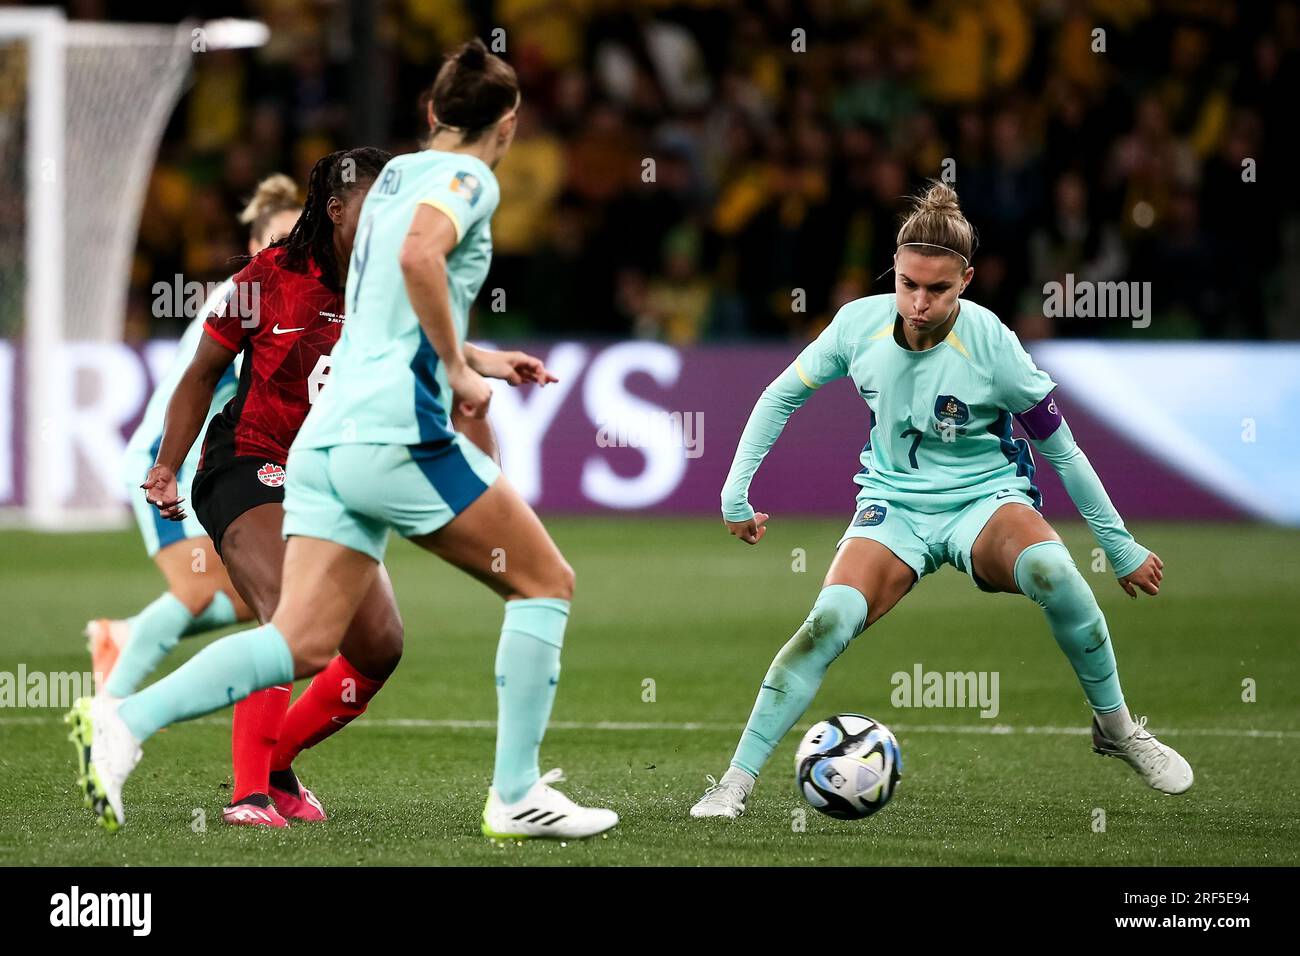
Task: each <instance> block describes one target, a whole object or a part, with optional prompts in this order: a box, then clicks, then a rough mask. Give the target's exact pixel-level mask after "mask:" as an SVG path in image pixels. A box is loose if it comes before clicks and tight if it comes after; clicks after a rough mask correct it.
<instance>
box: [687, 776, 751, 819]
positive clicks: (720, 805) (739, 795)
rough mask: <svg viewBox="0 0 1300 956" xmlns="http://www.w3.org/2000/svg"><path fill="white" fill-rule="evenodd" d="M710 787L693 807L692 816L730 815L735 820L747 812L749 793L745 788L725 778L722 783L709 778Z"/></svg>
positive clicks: (701, 817)
mask: <svg viewBox="0 0 1300 956" xmlns="http://www.w3.org/2000/svg"><path fill="white" fill-rule="evenodd" d="M708 780H709V789H707V790H705V791H704V796H702V797H700V799H699V801H698V802H697V803H696V804H695V806H693V807H691V816H693V817H696V818H697V819H703V818H705V817H728V818H730V819H732V820H734V819H735V818H736V817H738V816H740V815H741V814H742V813H744V812H745V801H746V800H747V799H748V798H749V794H748V793H747V792H746V791H745V788H744V787H742V786H740V785H739V784H736V783H729V782H728V781H726V780H725V779H724V780H723V781H722V783H718V781H716V780H714V779H713V778H712V777H709V778H708Z"/></svg>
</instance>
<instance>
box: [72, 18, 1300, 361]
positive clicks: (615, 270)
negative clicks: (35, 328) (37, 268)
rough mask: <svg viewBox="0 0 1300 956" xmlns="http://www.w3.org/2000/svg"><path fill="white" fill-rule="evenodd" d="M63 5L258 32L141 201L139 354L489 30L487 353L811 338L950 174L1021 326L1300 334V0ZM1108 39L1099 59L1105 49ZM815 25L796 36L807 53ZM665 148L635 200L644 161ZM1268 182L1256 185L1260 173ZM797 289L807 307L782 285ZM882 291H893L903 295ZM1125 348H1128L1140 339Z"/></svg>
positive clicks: (398, 143)
mask: <svg viewBox="0 0 1300 956" xmlns="http://www.w3.org/2000/svg"><path fill="white" fill-rule="evenodd" d="M71 11H72V14H73V15H74V16H78V17H90V18H103V19H109V20H121V19H128V20H143V21H156V22H174V21H175V20H176V19H178V15H180V14H188V15H190V16H195V17H199V18H207V17H214V16H230V15H237V16H244V17H250V18H255V19H260V20H262V21H264V22H265V23H267V24H268V25H269V26H270V27H271V36H270V40H269V42H268V43H267V44H266V45H265V46H263V47H261V48H259V49H256V50H243V51H218V52H214V53H211V54H205V55H198V56H196V57H195V58H194V81H193V86H192V87H191V88H190V89H189V91H188V92H187V94H186V95H185V97H184V98H183V99H182V101H181V103H180V106H179V108H178V109H177V110H176V113H175V115H174V117H173V119H172V122H171V124H170V125H169V127H168V129H167V132H166V135H165V138H164V141H163V145H162V149H161V151H160V154H159V157H158V162H157V165H156V166H155V167H154V170H153V174H152V177H151V180H150V184H149V190H148V195H147V200H146V204H145V207H144V214H143V217H142V220H141V233H140V239H139V243H138V246H137V251H136V257H135V261H134V264H133V270H132V281H131V298H130V311H129V317H128V324H127V336H128V338H129V339H130V340H132V341H142V340H144V339H146V338H148V337H151V336H157V335H176V334H179V331H180V329H179V328H178V327H177V326H176V325H174V324H170V325H169V324H168V323H167V322H158V321H155V320H154V319H153V318H152V316H151V310H150V303H151V296H150V293H149V290H150V289H151V287H152V285H153V283H154V282H155V281H159V280H161V281H170V280H171V278H172V276H173V275H174V274H176V273H182V274H184V275H185V276H186V277H187V279H189V278H195V279H200V280H206V279H216V280H220V279H224V278H225V277H226V276H227V275H229V273H230V264H229V260H230V257H231V256H233V255H237V254H239V253H240V252H241V251H242V246H243V241H244V239H243V236H241V235H240V234H239V232H238V231H237V228H236V226H235V221H234V213H235V212H236V210H237V209H238V207H239V205H240V202H241V200H243V199H245V198H246V197H247V196H248V195H249V193H250V192H251V190H252V188H253V186H254V184H255V183H256V181H257V179H258V178H259V177H260V176H262V175H265V174H266V173H268V172H271V171H274V170H285V171H288V172H290V173H292V174H293V175H294V176H295V178H296V179H297V181H299V182H305V181H306V175H307V172H308V171H309V170H310V168H311V165H312V163H313V162H315V160H316V159H317V158H318V157H319V156H321V155H322V154H323V153H325V152H327V151H329V150H332V149H338V148H349V147H353V146H357V145H362V144H367V145H380V146H385V147H387V148H389V149H391V150H395V151H397V150H403V151H404V150H409V149H412V148H415V146H416V145H417V136H418V135H419V133H420V132H421V130H422V121H421V120H422V112H421V110H420V109H419V108H418V106H419V104H420V100H421V94H422V92H423V91H424V90H425V89H427V88H428V86H429V85H430V83H431V80H432V76H433V73H434V71H435V70H436V68H437V65H438V63H439V57H440V53H441V51H443V50H445V49H448V48H450V47H452V46H454V45H455V44H457V43H459V42H462V41H463V40H464V39H466V38H467V37H469V36H472V35H477V36H482V37H484V38H485V39H486V40H489V41H490V40H491V39H493V36H494V34H493V31H494V30H500V31H504V32H503V33H500V34H498V36H500V38H501V39H502V41H503V43H504V46H505V52H506V53H507V55H508V57H509V59H510V60H511V62H512V63H513V64H514V66H515V68H516V69H517V70H518V72H519V75H520V78H521V81H522V86H523V94H524V102H525V104H526V109H525V110H524V112H523V114H522V125H521V129H520V132H519V137H518V140H517V142H516V145H515V147H514V149H513V151H512V153H511V155H510V157H509V160H508V161H507V162H505V163H503V165H502V167H501V170H500V178H501V185H502V196H503V201H502V203H501V207H500V210H499V212H498V213H497V216H496V218H495V220H494V223H493V235H494V240H495V262H494V265H493V273H492V275H491V276H490V277H489V279H488V282H487V284H486V286H485V288H488V289H491V288H494V287H500V288H504V289H507V290H508V293H509V294H508V295H507V298H506V304H507V308H506V310H505V311H504V312H492V311H490V310H487V309H483V308H480V309H479V311H478V314H477V329H476V331H477V332H478V333H479V334H485V335H520V334H530V335H532V336H543V337H555V336H568V335H582V336H589V335H595V336H601V337H609V338H624V337H637V338H650V339H659V340H663V341H668V342H672V343H675V344H688V343H694V342H698V341H717V340H732V341H734V340H747V339H753V338H759V337H764V338H771V337H783V338H788V339H792V340H798V339H802V338H805V337H807V336H808V335H810V334H812V333H814V332H815V331H816V330H817V329H818V327H819V326H821V325H823V324H824V323H825V322H826V321H827V320H828V318H829V316H830V315H831V314H833V312H834V310H835V309H836V308H837V307H838V306H839V305H841V304H842V303H843V302H845V301H847V300H849V299H852V298H856V297H859V296H861V295H864V294H867V293H869V292H873V291H878V290H879V288H880V286H879V285H873V280H874V279H875V277H876V276H878V275H880V273H882V272H883V271H884V270H886V269H887V268H888V266H889V259H890V255H891V253H892V249H893V234H894V231H895V228H896V215H897V213H898V211H899V208H900V203H899V197H901V196H903V195H904V194H906V193H907V192H909V191H910V190H911V188H912V187H914V186H916V185H917V184H918V183H919V182H920V181H922V180H923V179H925V178H926V177H933V176H938V175H940V174H941V172H942V164H943V162H944V160H945V159H950V160H951V161H953V165H954V166H955V174H956V185H957V187H958V189H959V190H960V192H961V194H962V196H963V200H964V206H965V209H966V211H967V214H968V215H969V216H970V218H971V219H972V221H973V222H975V223H976V224H977V226H978V228H979V231H980V235H981V251H980V256H979V259H978V263H977V264H978V269H977V272H976V278H975V282H974V285H973V286H972V288H971V290H970V293H969V294H970V296H971V297H972V298H974V299H975V300H976V301H978V302H981V303H984V304H986V305H988V306H989V307H991V308H993V309H994V311H996V312H997V313H998V314H999V315H1001V316H1003V318H1004V320H1005V321H1007V322H1008V323H1009V324H1011V325H1012V326H1013V327H1014V328H1015V329H1016V331H1017V332H1019V333H1020V334H1021V335H1022V336H1023V337H1026V338H1042V337H1051V336H1086V337H1095V336H1114V335H1123V334H1125V330H1126V328H1127V326H1126V325H1125V324H1124V323H1116V322H1111V323H1104V322H1103V323H1098V322H1096V321H1089V320H1087V319H1075V320H1069V319H1066V320H1063V321H1051V320H1049V319H1045V318H1044V316H1043V308H1042V298H1043V296H1042V291H1041V290H1042V286H1043V284H1044V283H1046V282H1048V281H1051V280H1054V279H1058V278H1059V277H1060V276H1061V275H1062V274H1064V273H1067V272H1069V273H1074V274H1076V275H1077V276H1079V277H1081V278H1083V277H1086V278H1089V279H1097V280H1107V279H1118V280H1127V279H1133V280H1141V281H1150V282H1151V283H1152V284H1153V286H1154V287H1155V288H1157V289H1158V290H1159V294H1158V295H1157V296H1156V297H1155V302H1154V308H1155V315H1154V316H1153V322H1152V327H1151V329H1150V330H1148V331H1147V332H1146V333H1144V334H1145V335H1146V336H1159V337H1170V338H1198V337H1204V338H1252V339H1268V338H1296V337H1300V293H1298V292H1297V289H1296V287H1295V284H1294V283H1292V285H1291V287H1290V288H1288V287H1287V285H1286V284H1285V283H1284V282H1283V281H1282V277H1283V276H1284V275H1287V274H1289V275H1292V276H1295V275H1297V274H1300V218H1298V216H1300V191H1297V190H1295V189H1290V188H1287V187H1286V185H1285V184H1286V182H1287V179H1286V178H1285V174H1284V172H1283V170H1285V169H1286V168H1287V167H1286V165H1285V164H1287V163H1288V162H1289V161H1290V158H1292V157H1294V156H1295V155H1297V152H1296V135H1297V134H1296V124H1295V122H1294V112H1293V109H1292V107H1293V105H1294V97H1295V95H1296V94H1297V92H1298V91H1300V76H1297V69H1298V68H1300V8H1298V7H1297V5H1295V4H1293V3H1277V4H1274V3H1269V2H1263V3H1245V4H1243V3H1237V2H1234V0H1054V2H1053V0H1045V2H1022V0H928V2H925V0H923V2H903V0H824V2H810V3H794V2H781V0H747V2H746V0H695V2H691V0H685V2H682V0H671V2H653V0H651V2H646V0H640V2H619V0H500V2H490V0H485V2H469V0H393V2H383V0H358V2H354V3H340V2H320V0H268V2H263V3H257V2H250V3H242V4H238V3H236V4H232V3H206V4H205V3H184V2H181V3H149V2H121V3H113V2H107V0H106V2H87V3H79V4H73V5H72V6H71ZM1097 28H1101V29H1103V30H1105V31H1106V36H1105V51H1104V52H1100V53H1099V52H1094V50H1093V46H1094V43H1093V37H1092V31H1093V30H1094V29H1097ZM797 31H803V38H804V39H803V42H802V43H800V42H799V36H800V34H799V33H798V32H797ZM646 157H650V158H654V159H655V160H656V165H657V176H656V179H655V181H654V182H649V183H647V182H644V181H643V178H642V167H641V160H642V159H643V158H646ZM1248 157H1249V158H1253V159H1255V160H1256V161H1257V163H1258V165H1259V167H1260V168H1261V169H1262V170H1264V172H1261V173H1260V177H1259V178H1260V180H1261V182H1260V183H1259V188H1257V189H1252V190H1242V189H1241V188H1240V185H1241V179H1242V161H1243V160H1244V159H1246V158H1248ZM793 288H802V289H805V290H806V292H807V308H806V311H803V312H795V311H792V309H791V307H790V305H791V303H790V290H791V289H793ZM885 288H888V286H887V285H886V286H885ZM1128 334H1133V333H1132V332H1131V331H1130V332H1129V333H1128Z"/></svg>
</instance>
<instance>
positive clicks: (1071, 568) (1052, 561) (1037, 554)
mask: <svg viewBox="0 0 1300 956" xmlns="http://www.w3.org/2000/svg"><path fill="white" fill-rule="evenodd" d="M1013 574H1014V576H1015V579H1016V584H1017V586H1018V587H1019V588H1020V590H1021V592H1022V593H1023V594H1025V596H1026V597H1029V598H1032V599H1033V600H1035V601H1037V602H1038V603H1039V604H1042V605H1044V606H1047V607H1050V606H1051V605H1053V604H1055V603H1057V602H1058V601H1060V600H1064V599H1067V598H1073V597H1075V596H1076V595H1077V594H1078V592H1079V588H1080V587H1082V588H1083V589H1084V590H1086V591H1088V592H1089V593H1091V589H1089V588H1088V584H1087V582H1086V581H1084V580H1083V575H1082V574H1080V573H1079V569H1078V567H1077V566H1076V565H1075V563H1074V559H1073V558H1071V557H1070V552H1069V551H1067V550H1066V548H1065V545H1063V544H1061V543H1060V542H1059V541H1041V542H1039V543H1038V544H1032V545H1030V546H1029V547H1027V548H1025V550H1024V551H1022V552H1020V556H1019V557H1018V558H1016V563H1015V567H1014V569H1013Z"/></svg>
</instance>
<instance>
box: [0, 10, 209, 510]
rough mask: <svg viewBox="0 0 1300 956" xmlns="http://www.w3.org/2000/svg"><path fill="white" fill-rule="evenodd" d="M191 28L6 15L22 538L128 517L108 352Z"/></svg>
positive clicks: (12, 467) (15, 497) (46, 14)
mask: <svg viewBox="0 0 1300 956" xmlns="http://www.w3.org/2000/svg"><path fill="white" fill-rule="evenodd" d="M193 29H194V24H191V23H182V24H179V25H169V26H152V25H137V24H107V23H77V22H71V21H68V20H66V19H65V17H64V15H63V14H62V12H60V11H58V10H53V9H41V8H14V7H0V164H3V175H0V349H2V351H0V507H3V508H4V509H5V510H6V511H7V512H8V517H10V518H11V519H12V518H13V517H14V516H17V517H18V518H19V519H20V520H21V521H22V523H24V524H29V525H32V526H35V527H41V528H78V527H80V528H84V527H88V526H103V525H106V524H115V523H120V522H121V521H122V519H123V517H124V515H125V512H124V510H123V508H122V505H121V491H120V485H121V481H120V479H119V478H118V476H117V475H116V474H115V473H111V472H116V470H117V469H118V467H119V462H120V447H118V446H120V444H121V442H120V441H119V438H120V434H121V431H122V430H123V429H124V428H125V427H127V425H128V424H129V422H128V421H125V420H119V418H121V417H122V416H131V415H133V414H134V413H135V412H136V411H137V407H138V406H137V401H138V394H136V393H137V392H138V382H133V383H127V382H123V381H122V380H121V375H120V374H119V373H122V372H123V368H124V366H123V363H122V362H121V351H122V350H121V348H120V347H119V348H117V349H113V348H110V347H108V344H109V343H112V344H117V343H120V342H121V340H122V333H123V329H124V322H125V316H126V305H127V292H128V283H129V279H130V271H131V261H132V255H133V252H134V249H135V242H136V235H137V231H138V228H139V222H140V210H141V207H142V205H143V202H144V196H145V190H146V188H147V186H148V182H149V177H150V173H151V170H152V167H153V163H154V159H155V156H156V154H157V150H158V143H159V140H160V139H161V137H162V134H163V130H164V128H165V127H166V124H167V120H168V118H169V117H170V116H171V113H172V110H173V109H174V107H175V105H176V101H177V99H178V98H179V96H180V95H181V92H182V89H183V87H184V85H185V81H186V78H187V76H188V74H189V69H190V60H191V52H190V51H191V35H192V31H193ZM113 356H117V361H114V359H113ZM136 366H137V367H136V368H135V369H134V370H133V374H134V375H135V376H136V377H137V378H138V377H140V376H142V374H143V373H142V372H141V371H140V369H139V368H138V366H139V363H138V362H137V363H136ZM128 384H133V385H135V386H136V387H135V388H133V389H131V391H132V393H133V394H132V396H131V403H130V404H131V406H132V407H129V408H128V407H126V406H127V404H128V403H127V402H125V401H124V400H123V399H122V391H123V388H124V386H125V385H128Z"/></svg>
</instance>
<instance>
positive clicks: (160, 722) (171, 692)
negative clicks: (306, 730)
mask: <svg viewBox="0 0 1300 956" xmlns="http://www.w3.org/2000/svg"><path fill="white" fill-rule="evenodd" d="M292 680H293V653H292V652H291V651H290V650H289V645H288V643H287V642H286V641H285V639H284V636H283V635H282V634H281V633H280V631H279V629H278V628H276V626H275V625H274V624H265V625H263V626H262V627H258V628H254V629H253V630H250V631H241V632H240V633H238V634H231V635H230V636H228V637H223V638H222V639H221V640H219V641H216V642H215V643H213V644H210V645H208V646H207V647H205V648H204V649H203V650H201V651H199V653H197V654H195V655H194V657H192V658H190V659H189V660H188V661H186V663H185V664H184V665H183V666H182V667H179V668H177V669H176V670H175V671H173V672H172V673H170V674H168V675H167V676H166V677H164V678H163V679H162V680H160V681H158V682H157V683H155V684H152V685H150V686H149V687H146V688H145V689H144V690H142V691H140V692H138V693H136V694H133V695H131V696H130V697H128V698H127V699H126V700H124V701H123V702H122V706H121V708H120V709H119V711H118V713H119V715H120V716H121V718H122V720H123V721H124V722H125V723H126V726H127V727H128V728H129V729H130V731H131V734H132V736H134V737H135V739H136V740H138V741H144V740H146V739H148V738H149V737H151V736H153V734H154V733H155V732H156V731H158V730H160V729H161V728H163V727H166V726H167V725H168V724H173V723H175V722H177V721H179V720H189V719H191V718H193V717H201V716H202V715H203V714H207V713H211V712H212V711H214V710H219V709H220V708H222V707H227V706H229V705H230V704H233V703H234V702H235V701H237V700H240V699H242V698H244V697H247V696H248V695H249V694H251V693H252V692H253V691H255V690H260V689H261V688H263V687H270V686H271V685H273V684H284V683H288V682H289V681H292Z"/></svg>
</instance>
